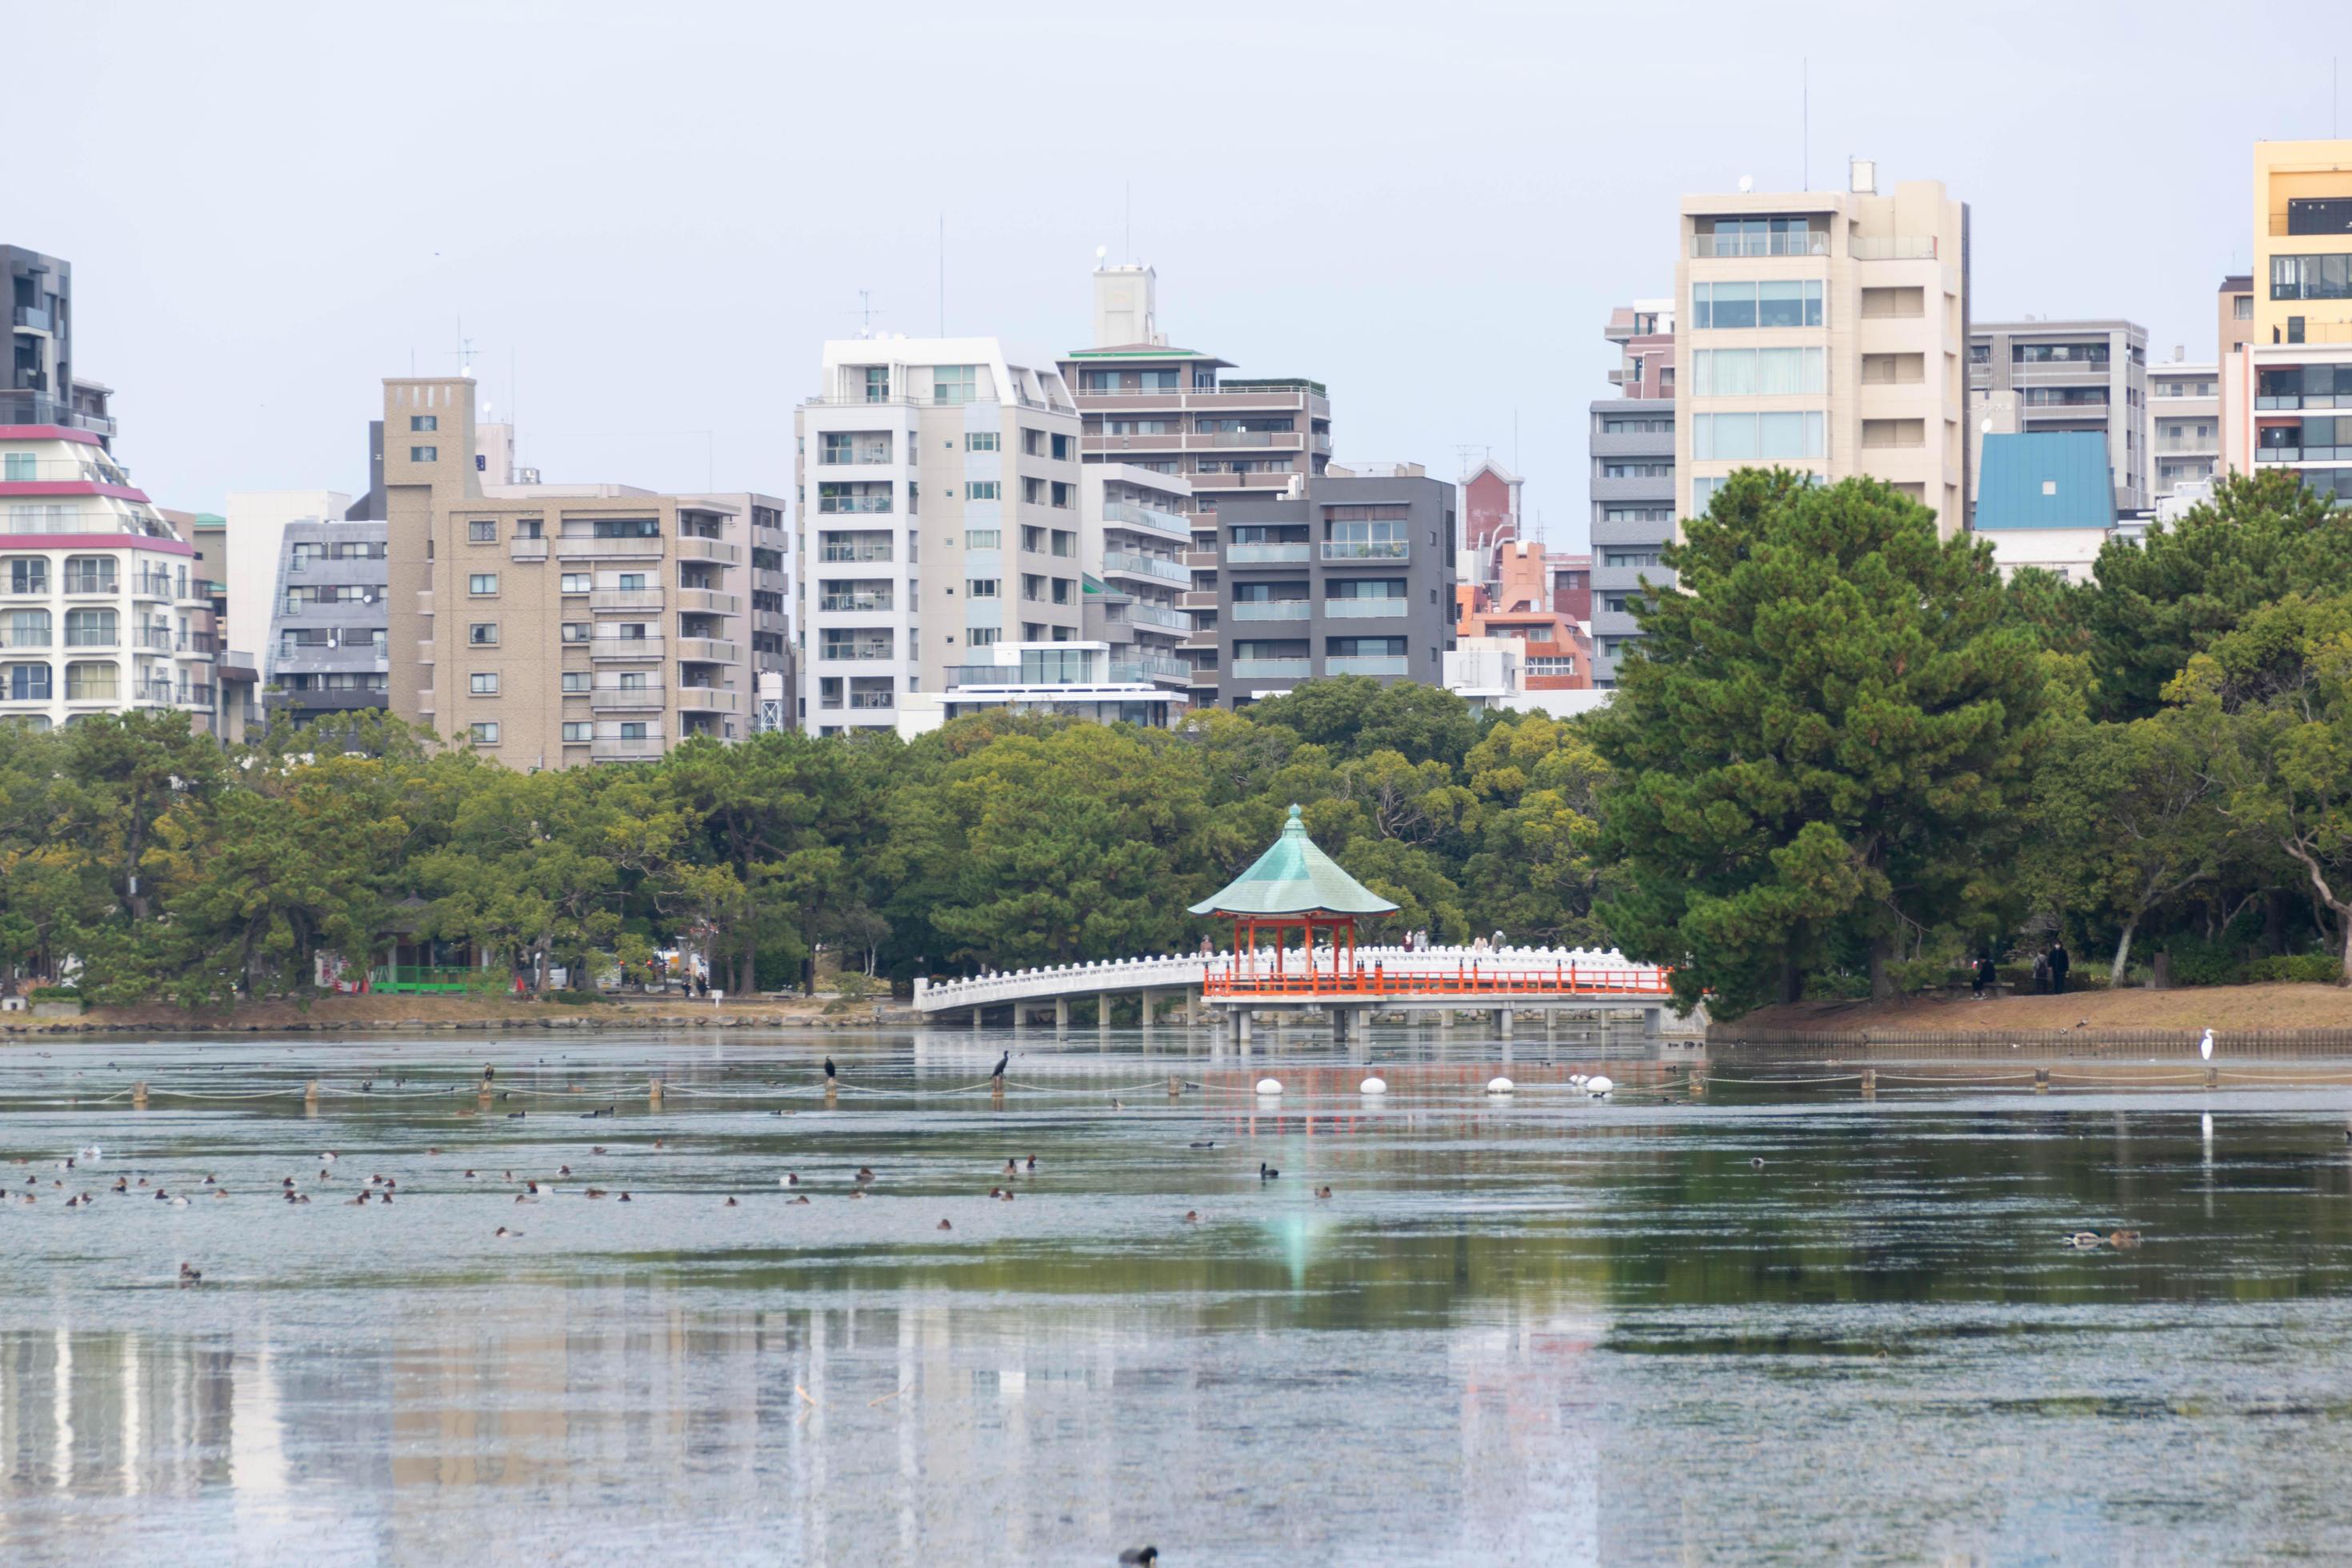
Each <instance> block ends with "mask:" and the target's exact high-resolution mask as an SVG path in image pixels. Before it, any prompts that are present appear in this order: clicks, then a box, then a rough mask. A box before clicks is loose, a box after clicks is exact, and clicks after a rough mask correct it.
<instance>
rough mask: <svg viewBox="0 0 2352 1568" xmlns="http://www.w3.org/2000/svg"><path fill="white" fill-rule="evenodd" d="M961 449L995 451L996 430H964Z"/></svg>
mask: <svg viewBox="0 0 2352 1568" xmlns="http://www.w3.org/2000/svg"><path fill="white" fill-rule="evenodd" d="M963 449H964V450H965V451H967V452H993V451H995V450H996V432H995V431H993V430H968V431H966V432H965V433H964V437H963Z"/></svg>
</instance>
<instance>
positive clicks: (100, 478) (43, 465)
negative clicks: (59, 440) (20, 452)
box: [0, 457, 131, 489]
mask: <svg viewBox="0 0 2352 1568" xmlns="http://www.w3.org/2000/svg"><path fill="white" fill-rule="evenodd" d="M0 479H5V480H6V481H7V482H8V483H10V484H12V485H15V484H25V483H27V482H32V483H38V484H82V485H120V486H122V487H124V488H126V489H127V488H129V486H130V484H131V470H130V469H129V468H124V467H123V466H122V465H121V464H120V463H116V462H112V461H105V462H100V461H99V460H97V459H95V458H23V457H17V458H13V459H12V460H11V461H10V462H9V463H8V465H7V468H6V469H5V471H0Z"/></svg>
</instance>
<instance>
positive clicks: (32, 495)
mask: <svg viewBox="0 0 2352 1568" xmlns="http://www.w3.org/2000/svg"><path fill="white" fill-rule="evenodd" d="M38 396H39V395H38V394H37V393H34V392H31V391H29V390H28V391H26V400H25V401H24V402H22V403H21V404H20V405H19V406H21V407H23V408H25V409H26V410H27V411H29V412H47V413H48V414H50V415H52V416H61V415H62V414H63V413H64V410H62V409H61V408H59V407H58V406H57V405H54V404H44V403H41V402H38V401H36V399H37V397H38ZM194 556H195V547H194V545H193V544H191V543H190V542H188V541H187V540H184V539H183V538H181V537H179V536H178V534H176V533H175V532H174V531H173V529H172V527H171V526H170V524H168V523H167V522H166V521H164V519H163V515H162V514H161V513H160V512H159V511H158V510H156V508H155V506H154V505H153V503H152V502H151V501H150V500H148V499H147V496H146V493H145V492H144V491H142V490H140V489H137V488H135V487H134V486H133V485H132V484H131V476H130V474H129V473H128V471H127V470H125V469H124V468H122V467H121V465H119V464H118V463H116V462H115V460H114V458H113V455H112V454H111V453H110V452H109V451H108V449H107V448H106V447H105V445H104V444H103V442H102V441H101V440H100V436H99V433H98V432H97V431H95V430H92V429H90V428H89V427H88V426H87V425H84V424H80V423H77V424H73V425H59V424H55V423H37V424H10V425H0V719H5V720H12V721H16V722H18V723H21V724H25V725H27V726H29V727H31V728H33V729H36V730H47V729H51V728H54V727H56V726H58V725H63V724H70V723H72V722H74V721H76V720H78V719H82V718H87V717H89V715H91V714H95V713H119V712H123V711H126V710H133V709H142V708H178V709H184V710H188V711H189V713H190V715H191V717H192V719H193V721H194V724H195V726H196V728H197V729H198V730H199V731H203V732H207V733H215V734H217V733H220V732H221V731H220V728H219V725H218V723H217V720H218V717H219V692H218V689H217V685H216V681H215V668H214V666H215V648H216V637H215V632H214V630H213V621H212V602H211V596H210V587H209V584H206V583H205V581H204V580H203V579H202V578H201V577H199V576H197V575H196V574H194V572H192V571H191V570H190V568H191V566H192V565H193V564H194Z"/></svg>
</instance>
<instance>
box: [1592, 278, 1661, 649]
mask: <svg viewBox="0 0 2352 1568" xmlns="http://www.w3.org/2000/svg"><path fill="white" fill-rule="evenodd" d="M1602 335H1603V336H1605V337H1607V338H1608V340H1609V341H1610V342H1612V343H1615V344H1616V345H1617V347H1618V350H1619V353H1620V356H1621V357H1620V363H1619V365H1618V368H1617V369H1615V370H1612V371H1611V372H1610V373H1609V379H1610V380H1611V381H1612V383H1614V384H1616V386H1617V389H1618V395H1616V396H1615V397H1607V398H1602V399H1601V400H1600V401H1599V402H1596V403H1594V404H1593V405H1592V409H1591V417H1592V439H1591V460H1592V478H1591V497H1592V683H1593V685H1595V686H1614V685H1616V684H1617V659H1618V656H1619V655H1620V654H1622V652H1623V651H1624V649H1625V647H1626V645H1627V644H1629V643H1631V642H1633V640H1634V639H1635V637H1637V636H1638V635H1639V634H1638V631H1637V628H1636V627H1635V626H1634V624H1633V610H1632V608H1631V607H1630V605H1629V603H1628V601H1629V600H1631V599H1632V598H1633V597H1634V596H1635V595H1638V594H1639V593H1640V591H1641V585H1642V580H1643V578H1644V577H1646V578H1648V579H1649V580H1650V581H1651V582H1652V583H1655V584H1668V583H1672V582H1673V581H1674V574H1673V573H1671V572H1669V571H1667V570H1666V569H1665V568H1664V566H1663V565H1661V564H1659V559H1658V558H1659V552H1661V551H1663V550H1664V549H1665V547H1666V546H1667V545H1668V544H1670V543H1672V542H1674V537H1675V519H1676V518H1677V517H1678V516H1680V513H1679V512H1678V511H1677V510H1675V318H1674V306H1673V301H1671V300H1635V301H1634V302H1633V304H1631V305H1621V306H1619V307H1618V308H1617V309H1616V310H1612V311H1611V312H1610V314H1609V325H1608V327H1607V329H1606V330H1605V331H1604V332H1603V334H1602Z"/></svg>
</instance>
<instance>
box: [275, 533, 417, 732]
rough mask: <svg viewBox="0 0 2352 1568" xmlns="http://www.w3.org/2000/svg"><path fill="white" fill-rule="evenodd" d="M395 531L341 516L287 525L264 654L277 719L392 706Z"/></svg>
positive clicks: (301, 719)
mask: <svg viewBox="0 0 2352 1568" xmlns="http://www.w3.org/2000/svg"><path fill="white" fill-rule="evenodd" d="M390 532H391V525H390V524H389V523H384V522H348V521H343V520H341V519H340V518H333V519H330V518H305V519H301V520H299V521H293V522H289V523H288V524H287V525H286V536H285V541H284V542H283V544H282V545H281V546H280V549H279V555H278V584H277V595H276V598H275V600H274V601H273V610H272V614H271V616H270V627H269V644H268V651H267V652H266V653H265V654H264V655H263V657H262V668H263V684H264V687H265V689H266V693H267V695H266V699H265V700H266V703H267V705H268V709H269V710H270V716H271V717H272V718H281V717H282V718H285V719H289V720H292V721H294V722H296V723H308V722H309V721H311V720H313V719H319V718H323V717H325V716H327V715H329V714H331V713H342V712H348V711H350V710H352V709H354V708H383V707H386V706H388V705H389V704H388V690H387V688H388V685H389V681H390V675H391V669H392V664H391V658H392V655H391V650H390V648H389V647H387V646H386V643H385V637H386V635H387V634H386V627H387V626H388V625H389V621H388V618H387V607H386V604H385V599H386V595H387V588H386V578H387V572H388V563H386V561H385V559H384V552H385V544H386V541H387V539H388V538H389V537H390Z"/></svg>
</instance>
